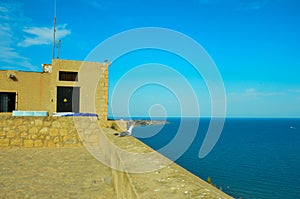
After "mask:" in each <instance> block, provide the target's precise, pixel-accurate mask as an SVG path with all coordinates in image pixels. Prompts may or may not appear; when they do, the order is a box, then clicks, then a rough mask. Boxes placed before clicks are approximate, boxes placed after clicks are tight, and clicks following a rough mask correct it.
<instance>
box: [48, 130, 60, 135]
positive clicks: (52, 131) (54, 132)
mask: <svg viewBox="0 0 300 199" xmlns="http://www.w3.org/2000/svg"><path fill="white" fill-rule="evenodd" d="M49 135H50V136H51V137H54V136H57V135H58V129H50V132H49Z"/></svg>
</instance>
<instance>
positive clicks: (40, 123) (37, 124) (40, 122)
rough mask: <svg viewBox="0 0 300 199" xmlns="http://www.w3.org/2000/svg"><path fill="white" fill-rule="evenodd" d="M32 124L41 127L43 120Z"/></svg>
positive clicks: (37, 120)
mask: <svg viewBox="0 0 300 199" xmlns="http://www.w3.org/2000/svg"><path fill="white" fill-rule="evenodd" d="M34 124H35V125H36V126H42V125H43V120H41V119H36V120H34Z"/></svg>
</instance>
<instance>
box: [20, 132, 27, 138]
mask: <svg viewBox="0 0 300 199" xmlns="http://www.w3.org/2000/svg"><path fill="white" fill-rule="evenodd" d="M27 136H28V133H21V134H20V137H21V138H23V139H25V138H27Z"/></svg>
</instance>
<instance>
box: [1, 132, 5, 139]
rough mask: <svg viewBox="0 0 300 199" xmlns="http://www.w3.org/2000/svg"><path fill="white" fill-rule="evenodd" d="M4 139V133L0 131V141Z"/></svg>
mask: <svg viewBox="0 0 300 199" xmlns="http://www.w3.org/2000/svg"><path fill="white" fill-rule="evenodd" d="M5 137H6V133H5V132H3V131H0V139H1V138H5Z"/></svg>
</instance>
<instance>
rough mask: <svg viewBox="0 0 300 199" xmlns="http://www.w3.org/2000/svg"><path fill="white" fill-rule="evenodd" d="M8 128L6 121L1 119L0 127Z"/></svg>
mask: <svg viewBox="0 0 300 199" xmlns="http://www.w3.org/2000/svg"><path fill="white" fill-rule="evenodd" d="M4 126H6V120H4V119H0V127H4Z"/></svg>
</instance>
